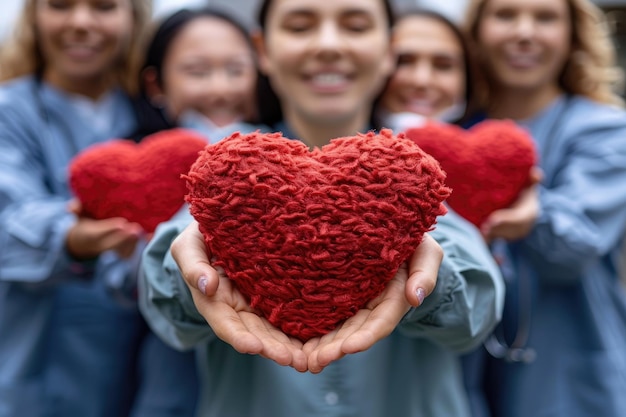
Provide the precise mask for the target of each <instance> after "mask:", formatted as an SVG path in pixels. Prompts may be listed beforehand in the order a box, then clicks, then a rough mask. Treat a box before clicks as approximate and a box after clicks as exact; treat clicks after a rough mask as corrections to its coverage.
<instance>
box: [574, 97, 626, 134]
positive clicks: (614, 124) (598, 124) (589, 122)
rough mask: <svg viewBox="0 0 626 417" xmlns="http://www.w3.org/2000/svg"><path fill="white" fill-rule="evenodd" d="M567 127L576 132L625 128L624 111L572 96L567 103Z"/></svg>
mask: <svg viewBox="0 0 626 417" xmlns="http://www.w3.org/2000/svg"><path fill="white" fill-rule="evenodd" d="M568 112H569V114H570V117H569V125H570V126H571V128H572V129H577V130H595V129H607V128H626V110H624V109H623V108H620V107H617V106H611V105H608V104H603V103H598V102H595V101H593V100H590V99H588V98H586V97H582V96H573V97H572V98H571V100H570V103H569V109H568Z"/></svg>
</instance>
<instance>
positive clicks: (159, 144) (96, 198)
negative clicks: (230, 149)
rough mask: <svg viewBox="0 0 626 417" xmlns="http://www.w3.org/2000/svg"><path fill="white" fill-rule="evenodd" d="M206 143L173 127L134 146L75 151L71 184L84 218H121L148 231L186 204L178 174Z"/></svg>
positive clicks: (119, 143)
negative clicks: (77, 152)
mask: <svg viewBox="0 0 626 417" xmlns="http://www.w3.org/2000/svg"><path fill="white" fill-rule="evenodd" d="M206 145H207V140H206V139H204V138H203V137H202V136H200V135H198V134H197V133H194V132H193V131H190V130H184V129H171V130H167V131H163V132H159V133H155V134H153V135H150V136H147V137H145V138H144V139H143V140H142V141H141V142H139V143H135V142H133V141H131V140H126V139H114V140H111V141H108V142H105V143H101V144H97V145H93V146H91V147H89V148H87V149H85V150H84V151H82V152H81V153H79V154H78V155H77V156H76V157H75V158H74V159H73V160H72V162H71V164H70V168H69V175H70V179H69V183H70V187H71V189H72V190H73V192H74V194H75V195H76V197H77V198H78V200H80V202H81V204H82V210H83V213H82V214H84V215H85V216H88V217H92V218H94V219H107V218H111V217H123V218H126V219H128V220H130V221H132V222H136V223H139V224H140V225H141V226H142V227H143V228H144V230H145V231H146V232H148V233H151V232H153V231H154V229H155V228H156V227H157V225H158V224H159V223H161V222H163V221H165V220H168V219H169V218H171V217H172V216H173V215H174V214H175V213H176V212H177V211H178V210H179V209H180V207H181V206H182V205H183V204H184V198H185V194H186V193H187V188H186V185H185V181H184V180H183V179H182V178H181V175H182V174H185V173H187V171H189V167H191V165H192V164H193V162H194V161H195V160H196V159H197V158H198V153H199V152H200V151H201V150H202V149H203V148H204V147H205V146H206Z"/></svg>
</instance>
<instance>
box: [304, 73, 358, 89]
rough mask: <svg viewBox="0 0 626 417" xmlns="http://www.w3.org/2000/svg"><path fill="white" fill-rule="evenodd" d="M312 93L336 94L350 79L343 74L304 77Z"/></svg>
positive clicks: (318, 74) (321, 74) (345, 86)
mask: <svg viewBox="0 0 626 417" xmlns="http://www.w3.org/2000/svg"><path fill="white" fill-rule="evenodd" d="M304 78H305V80H306V81H307V83H308V84H309V85H310V86H311V87H312V88H313V90H314V91H316V92H320V93H338V92H342V91H343V90H345V89H346V88H347V87H348V85H349V84H350V81H351V77H350V76H348V75H346V74H343V73H336V72H333V73H330V72H325V73H317V74H313V75H308V76H305V77H304Z"/></svg>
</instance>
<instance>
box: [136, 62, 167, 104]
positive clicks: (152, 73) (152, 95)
mask: <svg viewBox="0 0 626 417" xmlns="http://www.w3.org/2000/svg"><path fill="white" fill-rule="evenodd" d="M141 82H142V84H143V87H144V90H145V92H146V95H147V96H148V99H149V100H150V103H152V105H154V106H155V107H163V106H164V105H165V93H164V92H163V88H161V83H160V82H159V77H158V75H157V71H156V69H155V68H154V67H148V68H146V69H144V70H143V71H142V73H141Z"/></svg>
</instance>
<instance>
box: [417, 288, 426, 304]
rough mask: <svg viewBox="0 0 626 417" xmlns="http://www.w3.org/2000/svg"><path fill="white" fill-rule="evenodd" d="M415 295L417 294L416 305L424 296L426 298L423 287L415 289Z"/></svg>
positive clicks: (422, 300)
mask: <svg viewBox="0 0 626 417" xmlns="http://www.w3.org/2000/svg"><path fill="white" fill-rule="evenodd" d="M415 295H416V296H417V301H419V304H418V306H421V305H422V303H423V302H424V298H426V291H424V289H423V288H418V289H417V290H415Z"/></svg>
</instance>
